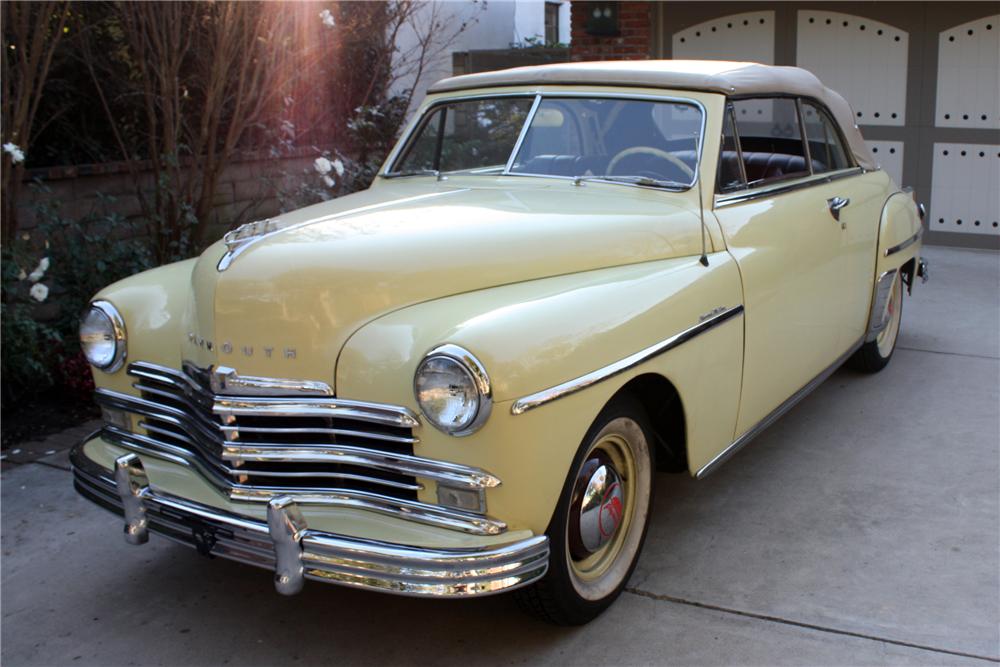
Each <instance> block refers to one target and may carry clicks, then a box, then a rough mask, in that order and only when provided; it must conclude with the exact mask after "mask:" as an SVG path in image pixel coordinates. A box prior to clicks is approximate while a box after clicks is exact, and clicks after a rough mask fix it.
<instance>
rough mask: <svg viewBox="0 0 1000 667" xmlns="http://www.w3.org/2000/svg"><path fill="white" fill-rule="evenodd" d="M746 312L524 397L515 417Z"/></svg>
mask: <svg viewBox="0 0 1000 667" xmlns="http://www.w3.org/2000/svg"><path fill="white" fill-rule="evenodd" d="M742 313H743V306H742V305H739V306H734V307H732V308H727V309H725V310H723V311H722V312H719V313H717V314H715V315H713V316H711V317H708V318H706V319H705V320H703V321H702V322H700V323H698V324H696V325H694V326H693V327H691V328H689V329H685V330H684V331H682V332H680V333H679V334H675V335H673V336H671V337H670V338H667V339H666V340H664V341H660V342H659V343H656V344H655V345H651V346H649V347H647V348H646V349H644V350H640V351H639V352H636V353H635V354H633V355H630V356H628V357H625V358H624V359H622V360H620V361H616V362H615V363H613V364H609V365H607V366H605V367H604V368H599V369H597V370H595V371H591V372H590V373H587V374H586V375H581V376H580V377H577V378H573V379H572V380H568V381H566V382H563V383H562V384H559V385H556V386H554V387H549V388H548V389H543V390H542V391H539V392H536V393H534V394H531V395H530V396H525V397H524V398H520V399H518V400H516V401H515V402H514V405H513V406H511V409H510V411H511V414H514V415H520V414H524V413H525V412H527V411H528V410H533V409H535V408H537V407H538V406H540V405H545V404H546V403H549V402H551V401H554V400H557V399H560V398H563V397H564V396H569V395H570V394H575V393H576V392H578V391H581V390H583V389H586V388H587V387H590V386H591V385H594V384H597V383H598V382H603V381H604V380H607V379H609V378H612V377H614V376H616V375H618V374H619V373H624V372H625V371H627V370H629V369H630V368H634V367H635V366H638V365H639V364H641V363H644V362H646V361H649V360H650V359H652V358H653V357H656V356H659V355H661V354H663V353H664V352H667V351H668V350H672V349H674V348H675V347H677V346H678V345H681V344H682V343H686V342H687V341H689V340H691V339H692V338H694V337H695V336H698V335H700V334H703V333H705V332H706V331H708V330H709V329H712V328H714V327H716V326H718V325H720V324H722V323H723V322H725V321H726V320H728V319H730V318H732V317H736V316H737V315H740V314H742Z"/></svg>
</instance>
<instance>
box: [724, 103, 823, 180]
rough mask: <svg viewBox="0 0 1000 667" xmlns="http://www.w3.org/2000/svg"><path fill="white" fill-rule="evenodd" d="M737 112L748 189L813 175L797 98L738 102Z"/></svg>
mask: <svg viewBox="0 0 1000 667" xmlns="http://www.w3.org/2000/svg"><path fill="white" fill-rule="evenodd" d="M733 112H734V115H735V117H736V133H737V135H739V141H740V150H741V153H742V157H743V169H744V173H745V174H746V180H747V186H749V187H751V188H752V187H756V186H759V185H767V184H769V183H772V182H774V181H780V180H786V179H789V178H799V177H802V176H808V175H809V174H810V171H809V164H808V162H807V161H806V151H805V142H804V141H803V140H802V128H801V127H800V126H799V112H798V107H797V105H796V103H795V100H794V99H791V98H784V97H774V98H755V99H741V100H735V101H733Z"/></svg>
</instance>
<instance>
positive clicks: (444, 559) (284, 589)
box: [70, 443, 549, 597]
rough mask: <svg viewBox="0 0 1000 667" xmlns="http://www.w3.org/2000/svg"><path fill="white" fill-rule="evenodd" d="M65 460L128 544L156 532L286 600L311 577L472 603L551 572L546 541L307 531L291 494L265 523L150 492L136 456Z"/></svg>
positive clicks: (273, 504)
mask: <svg viewBox="0 0 1000 667" xmlns="http://www.w3.org/2000/svg"><path fill="white" fill-rule="evenodd" d="M70 461H71V463H72V464H73V478H74V486H75V487H76V489H77V491H79V492H80V494H81V495H83V496H84V497H86V498H88V499H89V500H92V501H93V502H95V503H97V504H98V505H101V506H102V507H104V508H106V509H108V510H111V511H112V512H115V513H117V514H120V515H123V516H124V518H125V540H126V542H128V543H130V544H142V543H144V542H146V541H147V540H148V539H149V533H150V532H153V533H157V534H159V535H162V536H163V537H166V538H168V539H170V540H173V541H175V542H179V543H181V544H186V545H188V546H191V547H194V548H195V549H197V550H198V552H199V553H201V554H203V555H212V556H219V557H221V558H227V559H230V560H235V561H239V562H242V563H246V564H249V565H255V566H257V567H263V568H266V569H269V570H273V571H274V572H275V576H274V585H275V588H276V589H277V591H278V592H279V593H283V594H285V595H292V594H294V593H298V592H299V591H300V590H302V586H303V585H304V583H305V580H306V579H313V580H316V581H324V582H328V583H336V584H342V585H346V586H353V587H356V588H365V589H369V590H375V591H382V592H387V593H396V594H399V595H411V596H428V597H471V596H481V595H488V594H491V593H499V592H501V591H505V590H509V589H513V588H518V587H520V586H524V585H527V584H529V583H531V582H533V581H536V580H538V579H540V578H541V577H542V576H544V574H545V572H546V571H547V570H548V562H549V542H548V538H547V537H545V536H535V537H531V538H528V539H525V540H521V541H518V542H513V543H510V544H505V545H503V546H500V547H487V548H472V549H429V548H424V547H412V546H404V545H398V544H391V543H387V542H379V541H375V540H366V539H360V538H355V537H347V536H343V535H336V534H333V533H325V532H319V531H314V530H311V529H310V528H309V527H308V526H307V524H306V521H305V519H304V518H303V515H302V512H301V511H300V510H299V508H298V506H297V505H296V503H295V500H294V498H292V497H290V496H279V497H276V498H273V499H272V500H271V501H270V502H269V503H268V507H267V523H263V522H260V521H257V520H255V519H252V518H249V517H244V516H241V515H238V514H232V513H229V512H225V511H222V510H219V509H217V508H215V507H209V506H207V505H202V504H200V503H195V502H191V501H189V500H184V499H182V498H178V497H175V496H171V495H168V494H165V493H161V492H159V491H154V490H153V488H152V487H151V486H150V485H149V481H148V479H147V478H146V474H145V470H144V469H143V466H142V461H141V460H140V459H139V457H138V456H136V455H135V454H126V455H124V456H121V457H119V458H118V459H117V460H116V461H115V470H114V471H109V470H107V469H105V468H104V467H103V466H101V465H99V464H97V463H96V462H94V461H92V460H91V459H90V458H88V457H87V455H86V454H85V453H84V452H83V444H82V443H81V444H79V445H77V446H76V447H74V448H73V450H72V452H71V453H70Z"/></svg>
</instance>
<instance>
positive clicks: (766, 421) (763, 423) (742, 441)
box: [694, 340, 863, 479]
mask: <svg viewBox="0 0 1000 667" xmlns="http://www.w3.org/2000/svg"><path fill="white" fill-rule="evenodd" d="M862 342H863V341H862V340H858V342H856V343H855V344H854V345H852V346H851V347H850V349H848V350H847V352H845V353H844V354H842V355H841V356H840V357H838V358H837V360H836V361H835V362H833V364H831V365H830V366H829V367H828V368H826V369H825V370H823V371H822V372H821V373H820V374H819V375H817V376H816V377H814V378H813V379H812V380H810V381H809V382H808V383H807V384H806V385H805V386H804V387H802V388H801V389H799V390H798V391H797V392H795V393H794V394H792V395H791V396H790V397H789V398H788V399H787V400H786V401H785V402H784V403H782V404H781V405H779V406H778V407H777V408H775V409H774V410H773V411H772V412H771V413H770V414H769V415H767V416H766V417H764V418H763V419H762V420H760V421H759V422H757V423H756V424H755V425H754V426H753V427H751V428H750V429H749V430H748V431H747V432H746V433H744V434H743V435H741V436H740V437H738V438H737V439H736V440H735V441H734V442H733V443H732V444H731V445H729V446H728V447H726V448H725V449H723V450H722V451H721V452H719V453H718V454H716V456H715V458H713V459H712V460H711V461H709V462H708V463H706V464H705V465H704V466H702V468H701V470H699V471H698V472H696V473H695V475H694V476H695V479H704V478H705V477H707V476H708V475H710V474H711V473H713V472H715V471H716V470H717V469H718V468H719V466H721V465H722V464H723V463H725V462H726V461H727V460H729V458H730V457H731V456H732V455H733V454H735V453H736V452H738V451H739V450H740V449H742V448H743V446H744V445H746V444H747V443H749V442H750V441H751V440H753V439H754V438H756V437H757V436H758V435H760V434H761V433H763V432H764V430H765V429H767V427H768V426H770V425H771V424H773V423H774V422H776V421H777V420H778V418H779V417H781V416H782V415H783V414H785V413H786V412H788V411H789V410H791V409H792V408H793V407H795V405H796V404H797V403H798V402H799V401H801V400H802V399H803V398H805V397H806V396H808V395H809V394H811V393H812V392H813V390H815V389H816V387H818V386H820V385H821V384H823V382H824V381H825V380H826V379H827V378H828V377H830V376H831V375H833V373H834V371H836V370H837V369H838V368H840V367H841V366H842V365H843V364H844V362H845V361H847V360H848V359H849V358H850V356H851V355H852V354H854V353H855V352H856V351H857V350H858V348H860V347H861V344H862Z"/></svg>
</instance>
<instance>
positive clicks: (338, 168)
mask: <svg viewBox="0 0 1000 667" xmlns="http://www.w3.org/2000/svg"><path fill="white" fill-rule="evenodd" d="M333 170H334V171H335V172H337V176H343V175H344V163H343V162H341V161H340V160H339V159H337V160H334V161H333Z"/></svg>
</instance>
